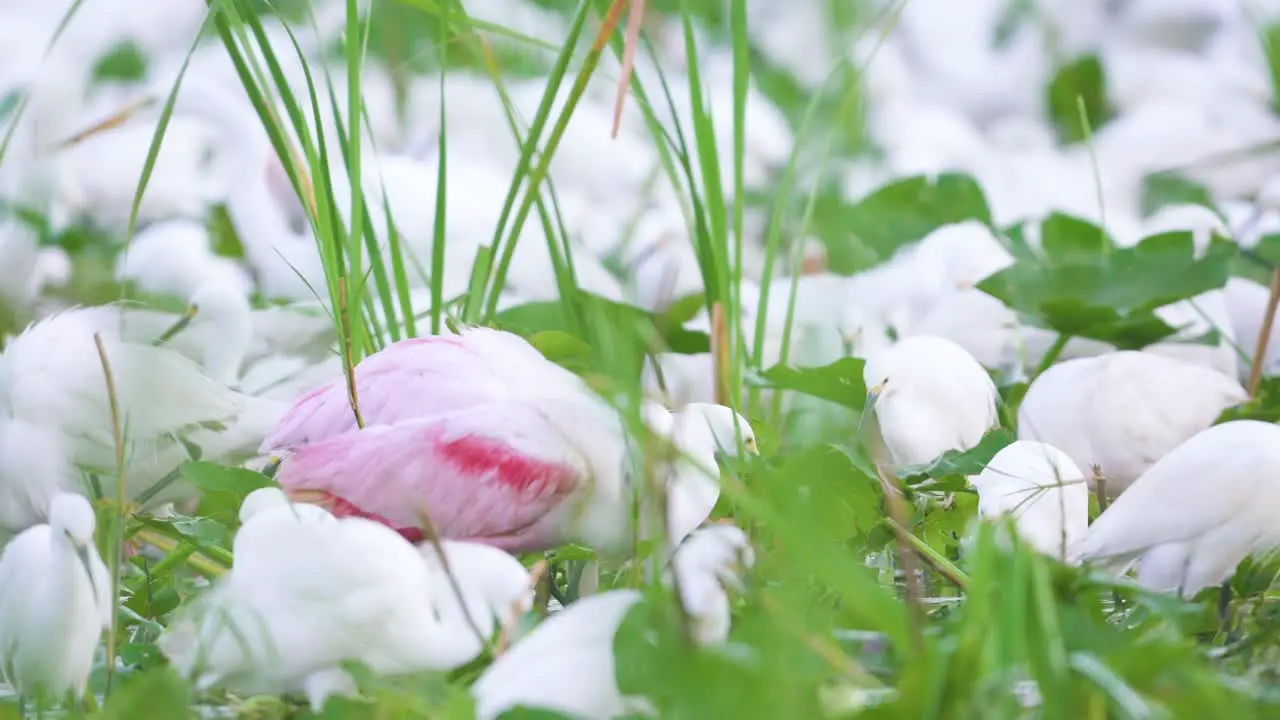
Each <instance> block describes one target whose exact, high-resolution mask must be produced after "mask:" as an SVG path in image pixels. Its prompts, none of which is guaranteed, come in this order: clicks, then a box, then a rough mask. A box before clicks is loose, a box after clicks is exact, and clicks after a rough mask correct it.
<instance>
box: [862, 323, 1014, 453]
mask: <svg viewBox="0 0 1280 720" xmlns="http://www.w3.org/2000/svg"><path fill="white" fill-rule="evenodd" d="M862 378H863V381H864V382H865V383H866V385H867V403H868V405H869V406H870V407H871V408H872V409H873V411H874V413H875V418H876V420H877V421H878V423H879V426H880V435H881V437H882V438H883V439H884V444H885V447H886V449H887V450H888V452H889V457H890V459H891V460H892V462H893V464H894V465H895V466H904V465H919V464H924V463H928V462H932V461H933V460H935V459H937V457H938V456H940V455H942V454H943V453H944V452H946V451H948V450H968V449H970V448H972V447H974V446H975V445H977V444H978V442H979V441H981V440H982V436H983V435H984V434H986V432H987V430H990V429H991V428H993V427H995V426H996V425H997V424H998V422H999V418H998V417H997V415H996V401H997V400H998V399H999V394H998V393H997V392H996V386H995V383H993V382H992V381H991V377H990V376H989V375H987V371H986V370H983V369H982V366H981V365H979V364H978V361H977V360H974V359H973V356H972V355H970V354H969V353H968V352H967V351H966V350H965V349H964V348H962V347H960V346H959V345H957V344H955V343H953V342H951V341H950V340H944V339H943V338H939V337H933V336H931V335H913V336H911V337H907V338H904V339H903V340H901V341H899V342H897V343H895V344H893V345H890V346H889V347H886V348H883V349H881V350H878V351H876V352H874V353H872V354H871V355H870V357H868V358H867V364H866V365H865V366H864V367H863V371H862Z"/></svg>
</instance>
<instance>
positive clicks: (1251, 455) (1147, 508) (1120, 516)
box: [1070, 420, 1280, 597]
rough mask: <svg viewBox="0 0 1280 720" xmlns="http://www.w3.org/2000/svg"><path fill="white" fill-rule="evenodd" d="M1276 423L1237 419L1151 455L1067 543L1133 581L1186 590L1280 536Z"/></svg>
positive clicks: (1078, 555) (1214, 578)
mask: <svg viewBox="0 0 1280 720" xmlns="http://www.w3.org/2000/svg"><path fill="white" fill-rule="evenodd" d="M1278 474H1280V426H1276V425H1272V424H1270V423H1263V422H1258V421H1256V420H1235V421H1232V422H1226V423H1223V424H1221V425H1215V426H1213V427H1210V428H1207V429H1205V430H1203V431H1201V432H1199V433H1197V434H1196V435H1195V436H1193V437H1191V438H1190V439H1188V440H1187V441H1186V442H1183V443H1182V444H1180V445H1178V446H1177V447H1176V448H1174V449H1172V450H1171V451H1169V452H1168V453H1167V454H1166V455H1164V456H1163V457H1161V458H1160V459H1159V460H1158V461H1156V462H1155V463H1154V464H1153V465H1152V466H1151V467H1150V468H1149V469H1147V471H1146V472H1145V473H1143V475H1142V477H1140V478H1138V480H1137V481H1136V482H1134V483H1133V485H1132V486H1130V487H1129V489H1128V490H1127V491H1125V493H1124V494H1123V495H1121V496H1120V497H1119V498H1117V499H1116V501H1115V502H1114V503H1112V505H1111V506H1110V507H1109V508H1107V511H1106V512H1104V513H1103V514H1102V515H1100V516H1099V517H1098V519H1097V520H1095V521H1094V523H1093V525H1091V526H1090V527H1089V530H1088V532H1086V533H1085V535H1084V536H1083V537H1081V538H1080V539H1079V540H1078V541H1076V542H1075V543H1074V544H1073V545H1072V546H1071V549H1070V557H1071V559H1072V560H1073V561H1083V562H1096V563H1098V564H1101V565H1103V566H1104V567H1107V568H1109V569H1112V570H1115V571H1118V572H1122V571H1124V570H1125V569H1126V568H1128V567H1130V566H1135V567H1136V570H1137V579H1138V583H1139V584H1141V585H1143V586H1144V587H1147V588H1149V589H1152V590H1157V591H1172V592H1178V593H1179V594H1182V595H1184V596H1187V597H1190V596H1191V595H1194V594H1195V593H1196V592H1197V591H1199V590H1200V589H1202V588H1205V587H1208V586H1210V585H1214V584H1216V583H1219V582H1221V581H1222V580H1224V579H1226V578H1227V577H1228V576H1229V575H1230V574H1231V572H1232V571H1233V570H1234V569H1235V567H1236V565H1237V564H1239V562H1240V561H1241V560H1243V559H1244V558H1245V557H1246V556H1248V555H1250V554H1251V553H1254V552H1261V551H1265V550H1269V549H1271V548H1274V547H1276V546H1277V545H1278V544H1280V526H1277V524H1276V522H1275V517H1276V512H1277V510H1276V509H1277V507H1280V481H1278V480H1277V476H1278Z"/></svg>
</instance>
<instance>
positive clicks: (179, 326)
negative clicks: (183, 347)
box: [153, 303, 200, 347]
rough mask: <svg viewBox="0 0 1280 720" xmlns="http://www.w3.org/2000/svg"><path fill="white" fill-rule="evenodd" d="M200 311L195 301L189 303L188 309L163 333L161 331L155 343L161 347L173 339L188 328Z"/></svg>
mask: <svg viewBox="0 0 1280 720" xmlns="http://www.w3.org/2000/svg"><path fill="white" fill-rule="evenodd" d="M199 312H200V306H199V305H196V304H194V303H193V304H191V305H188V306H187V309H186V310H184V311H183V313H182V315H180V316H179V317H178V319H177V320H176V321H174V323H173V324H172V325H170V326H169V327H168V329H166V330H165V331H164V332H163V333H161V334H160V337H158V338H156V340H155V343H153V344H154V345H156V346H157V347H159V346H160V345H164V344H165V343H167V342H169V341H170V340H172V339H173V338H174V336H175V335H177V334H178V333H180V332H182V331H183V330H186V329H187V326H188V325H190V324H191V321H192V320H193V319H195V316H196V314H198V313H199Z"/></svg>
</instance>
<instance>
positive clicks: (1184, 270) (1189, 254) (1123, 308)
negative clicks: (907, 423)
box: [978, 214, 1235, 349]
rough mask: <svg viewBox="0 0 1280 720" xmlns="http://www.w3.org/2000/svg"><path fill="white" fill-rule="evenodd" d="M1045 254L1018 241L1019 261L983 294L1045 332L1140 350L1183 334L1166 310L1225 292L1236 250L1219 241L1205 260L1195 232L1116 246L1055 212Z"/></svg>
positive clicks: (1044, 237)
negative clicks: (1164, 316)
mask: <svg viewBox="0 0 1280 720" xmlns="http://www.w3.org/2000/svg"><path fill="white" fill-rule="evenodd" d="M1039 230H1040V242H1039V246H1040V247H1039V252H1036V251H1034V250H1033V249H1032V248H1030V247H1029V246H1028V244H1027V242H1026V241H1025V240H1023V239H1020V238H1017V237H1015V238H1013V242H1014V243H1015V245H1017V246H1018V247H1017V248H1016V249H1015V251H1014V255H1015V257H1017V258H1018V261H1017V262H1016V263H1015V264H1014V265H1012V266H1011V267H1009V268H1006V269H1005V270H1002V271H1000V272H998V273H996V274H995V275H992V276H990V277H988V278H987V279H985V280H983V281H982V282H981V283H979V285H978V288H979V289H981V290H983V291H984V292H986V293H988V294H990V295H992V296H994V297H996V298H997V299H999V300H1000V301H1001V302H1003V303H1004V304H1006V305H1008V306H1009V307H1011V308H1013V309H1014V310H1017V311H1018V312H1019V313H1021V314H1022V315H1023V316H1025V317H1026V318H1027V319H1029V320H1031V321H1032V322H1034V323H1035V324H1036V325H1039V326H1040V327H1044V328H1049V329H1051V330H1056V331H1057V332H1059V333H1061V334H1062V335H1067V336H1074V337H1085V338H1092V339H1095V340H1102V341H1104V342H1109V343H1112V344H1114V345H1116V346H1117V347H1119V348H1122V349H1138V348H1141V347H1144V346H1146V345H1150V344H1151V343H1154V342H1158V341H1160V340H1162V339H1164V338H1167V337H1169V336H1170V335H1173V334H1174V333H1175V332H1177V328H1172V327H1169V326H1168V325H1167V324H1165V322H1164V321H1162V320H1161V319H1160V318H1159V317H1157V316H1156V315H1155V313H1154V310H1156V309H1157V308H1159V307H1162V306H1164V305H1169V304H1171V303H1173V302H1176V301H1178V300H1182V299H1184V298H1189V297H1192V296H1195V295H1198V294H1199V293H1202V292H1207V291H1209V290H1213V289H1215V288H1220V287H1222V285H1223V284H1224V283H1226V280H1227V274H1228V270H1229V268H1230V263H1231V259H1232V258H1233V257H1234V255H1235V249H1234V246H1233V245H1232V244H1231V243H1228V242H1226V241H1224V240H1220V239H1215V240H1213V241H1212V242H1211V243H1210V244H1209V247H1208V249H1207V250H1206V251H1205V253H1204V255H1203V257H1197V253H1196V251H1195V245H1194V243H1193V241H1192V237H1191V233H1190V232H1171V233H1163V234H1161V235H1155V236H1152V237H1149V238H1146V239H1144V240H1143V241H1142V242H1140V243H1138V244H1137V245H1135V246H1133V247H1131V248H1122V247H1118V246H1116V244H1115V243H1114V242H1113V241H1112V240H1111V238H1110V236H1108V235H1107V233H1106V231H1104V230H1103V229H1102V228H1099V227H1098V226H1096V225H1093V224H1092V223H1089V222H1086V221H1084V220H1080V219H1078V218H1073V217H1070V216H1066V215H1060V214H1054V215H1051V216H1049V217H1048V218H1047V219H1045V220H1044V222H1043V223H1041V225H1040V229H1039Z"/></svg>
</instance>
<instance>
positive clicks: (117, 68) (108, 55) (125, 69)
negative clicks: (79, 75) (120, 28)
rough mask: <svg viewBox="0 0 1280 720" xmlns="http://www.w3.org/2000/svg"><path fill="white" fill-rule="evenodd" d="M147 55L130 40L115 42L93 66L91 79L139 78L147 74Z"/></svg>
mask: <svg viewBox="0 0 1280 720" xmlns="http://www.w3.org/2000/svg"><path fill="white" fill-rule="evenodd" d="M149 64H150V63H148V62H147V56H146V55H145V54H144V53H143V52H142V48H140V47H138V44H137V43H135V42H133V41H132V40H124V41H121V42H119V43H116V44H115V45H114V46H113V47H112V48H111V49H110V50H107V51H106V52H105V53H103V55H102V57H101V58H100V59H99V60H98V63H97V64H96V65H94V67H93V79H94V80H95V81H101V80H141V79H142V78H144V77H146V75H147V66H148V65H149Z"/></svg>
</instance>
